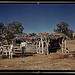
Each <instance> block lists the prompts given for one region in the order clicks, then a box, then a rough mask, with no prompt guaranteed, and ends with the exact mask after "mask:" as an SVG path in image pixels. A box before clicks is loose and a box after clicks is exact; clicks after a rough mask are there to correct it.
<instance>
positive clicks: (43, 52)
mask: <svg viewBox="0 0 75 75" xmlns="http://www.w3.org/2000/svg"><path fill="white" fill-rule="evenodd" d="M43 47H44V46H43V41H42V54H44V48H43Z"/></svg>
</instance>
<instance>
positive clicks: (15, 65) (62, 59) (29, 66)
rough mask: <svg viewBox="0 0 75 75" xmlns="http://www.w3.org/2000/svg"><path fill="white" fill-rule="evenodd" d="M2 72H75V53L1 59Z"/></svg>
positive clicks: (0, 67)
mask: <svg viewBox="0 0 75 75" xmlns="http://www.w3.org/2000/svg"><path fill="white" fill-rule="evenodd" d="M69 44H70V43H69ZM70 45H71V44H70ZM72 45H73V46H74V45H75V43H73V44H72ZM72 45H71V46H70V47H72ZM0 70H75V53H51V54H49V55H41V54H29V55H26V57H24V58H22V57H14V58H12V59H8V58H7V59H0Z"/></svg>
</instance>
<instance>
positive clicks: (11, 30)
mask: <svg viewBox="0 0 75 75" xmlns="http://www.w3.org/2000/svg"><path fill="white" fill-rule="evenodd" d="M6 29H7V36H6V37H7V39H12V38H14V37H15V36H16V35H20V34H22V32H23V30H24V28H23V26H22V23H20V22H17V21H14V22H12V23H8V24H7V26H6Z"/></svg>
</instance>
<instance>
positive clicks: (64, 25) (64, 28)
mask: <svg viewBox="0 0 75 75" xmlns="http://www.w3.org/2000/svg"><path fill="white" fill-rule="evenodd" d="M56 26H57V27H58V28H57V29H54V32H57V33H64V34H65V35H67V36H68V37H70V38H73V31H72V30H70V29H69V28H68V27H69V24H68V23H65V22H61V23H60V24H57V25H56Z"/></svg>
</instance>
